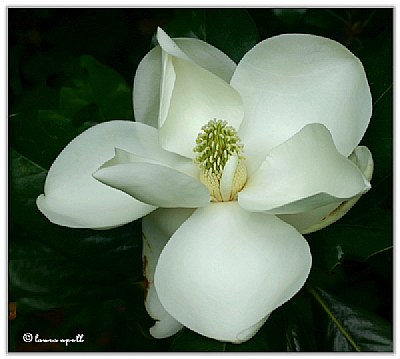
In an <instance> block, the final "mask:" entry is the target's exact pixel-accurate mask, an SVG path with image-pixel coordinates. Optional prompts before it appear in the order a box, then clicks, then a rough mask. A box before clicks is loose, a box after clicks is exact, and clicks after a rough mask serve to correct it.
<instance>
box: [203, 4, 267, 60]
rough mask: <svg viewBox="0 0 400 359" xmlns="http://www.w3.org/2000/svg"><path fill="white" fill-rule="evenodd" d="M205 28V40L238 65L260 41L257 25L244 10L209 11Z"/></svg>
mask: <svg viewBox="0 0 400 359" xmlns="http://www.w3.org/2000/svg"><path fill="white" fill-rule="evenodd" d="M205 27H206V39H205V40H206V41H207V42H208V43H210V44H211V45H214V46H215V47H217V48H218V49H220V50H221V51H223V52H224V53H225V54H227V55H228V56H229V57H230V58H231V59H232V60H233V61H235V62H236V63H237V62H239V60H240V59H241V58H242V57H243V55H244V54H245V53H246V52H248V51H249V50H250V49H251V48H252V47H253V46H254V45H256V44H257V43H258V41H259V34H258V30H257V27H256V24H255V23H254V21H253V19H252V18H251V17H250V15H249V13H248V12H247V11H246V10H244V9H210V10H207V12H206V26H205Z"/></svg>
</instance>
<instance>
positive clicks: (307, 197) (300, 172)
mask: <svg viewBox="0 0 400 359" xmlns="http://www.w3.org/2000/svg"><path fill="white" fill-rule="evenodd" d="M369 188H370V184H369V182H368V181H367V179H366V178H365V177H364V175H363V174H362V172H361V171H360V170H359V169H358V168H357V166H355V165H354V163H353V162H351V161H350V160H349V159H348V158H346V157H345V156H343V155H341V154H340V153H339V152H337V150H336V148H335V145H334V143H333V141H332V137H331V135H330V133H329V131H328V130H327V129H326V127H325V126H324V125H321V124H311V125H307V126H305V127H304V128H303V129H302V130H301V131H299V132H298V133H297V134H296V135H294V136H293V137H292V138H291V139H289V140H288V141H286V142H285V143H283V144H282V145H280V146H277V147H275V148H274V149H273V150H272V151H271V152H270V153H269V154H268V156H267V157H266V158H265V160H264V162H263V163H262V164H261V166H260V167H259V169H258V170H257V171H256V172H255V173H254V174H253V175H252V176H251V177H250V179H249V180H248V181H247V183H246V186H245V188H244V189H243V190H242V191H241V192H240V193H239V197H238V201H239V204H240V205H241V206H242V207H243V208H245V209H247V210H250V211H265V212H268V213H276V214H290V213H301V212H305V211H309V210H312V209H315V208H318V207H322V206H325V205H329V204H334V203H336V204H337V203H338V202H341V201H343V200H345V199H350V198H352V197H355V196H358V195H359V194H361V193H364V192H366V191H367V190H369Z"/></svg>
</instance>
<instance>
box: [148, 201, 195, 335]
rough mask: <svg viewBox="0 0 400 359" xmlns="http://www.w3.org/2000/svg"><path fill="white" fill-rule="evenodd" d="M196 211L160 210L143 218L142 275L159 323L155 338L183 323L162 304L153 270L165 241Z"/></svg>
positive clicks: (154, 329)
mask: <svg viewBox="0 0 400 359" xmlns="http://www.w3.org/2000/svg"><path fill="white" fill-rule="evenodd" d="M192 213H193V210H190V209H162V208H160V209H158V210H156V211H154V212H152V213H150V214H149V215H148V216H146V217H144V218H143V220H142V229H143V272H144V273H143V275H144V277H145V278H146V288H145V306H146V310H147V312H148V313H149V315H150V316H151V317H152V318H153V319H155V320H156V321H157V322H156V323H155V324H154V326H153V327H152V328H150V334H151V335H152V336H153V337H155V338H165V337H169V336H171V335H174V334H175V333H176V332H177V331H179V330H180V329H181V328H182V327H183V326H182V324H180V323H179V322H178V321H177V320H176V319H174V318H173V317H171V316H170V315H169V314H168V312H167V311H166V310H165V309H164V307H163V306H162V305H161V303H160V300H159V298H158V295H157V292H156V290H155V288H154V283H153V282H154V271H155V268H156V264H157V261H158V257H159V256H160V253H161V251H162V249H163V248H164V246H165V244H166V243H167V242H168V240H169V238H170V237H171V236H172V234H173V233H174V232H175V231H176V229H178V228H179V226H180V225H181V224H182V223H183V222H184V221H185V220H186V219H187V218H188V217H189V216H190V215H191V214H192Z"/></svg>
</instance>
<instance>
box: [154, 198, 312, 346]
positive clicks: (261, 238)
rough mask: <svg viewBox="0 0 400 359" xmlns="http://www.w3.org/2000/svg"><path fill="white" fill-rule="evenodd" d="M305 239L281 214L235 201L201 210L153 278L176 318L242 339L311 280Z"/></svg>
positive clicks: (171, 242)
mask: <svg viewBox="0 0 400 359" xmlns="http://www.w3.org/2000/svg"><path fill="white" fill-rule="evenodd" d="M310 267H311V255H310V251H309V248H308V245H307V242H306V241H305V240H304V238H303V237H302V236H301V235H300V234H299V233H298V232H297V231H296V230H295V229H294V228H293V227H291V226H289V225H288V224H286V223H285V222H283V221H281V220H279V219H278V218H277V217H275V216H271V215H267V214H264V213H250V212H246V211H244V210H243V209H241V208H240V206H238V204H237V203H236V202H224V203H213V204H210V205H209V206H208V207H205V208H200V209H197V210H196V211H195V212H194V213H193V215H192V216H191V217H190V218H189V219H188V220H187V221H186V222H184V223H183V224H182V226H181V227H180V228H179V229H178V230H177V231H176V232H175V233H174V234H173V236H172V237H171V239H170V240H169V242H168V243H167V244H166V246H165V247H164V249H163V251H162V252H161V255H160V258H159V260H158V264H157V267H156V271H155V276H154V283H155V287H156V290H157V293H158V296H159V299H160V301H161V303H162V305H163V306H164V308H165V309H166V310H167V312H168V313H169V314H170V315H172V316H173V317H174V318H175V319H176V320H178V321H179V322H180V323H182V324H183V325H185V326H186V327H188V328H190V329H192V330H194V331H196V332H198V333H200V334H202V335H205V336H207V337H211V338H215V339H218V340H222V341H231V342H241V341H243V340H246V339H249V338H250V337H251V336H252V335H254V334H255V332H256V331H257V330H258V329H259V328H260V326H261V325H262V322H263V321H264V320H265V319H266V317H267V316H268V314H269V313H270V312H271V311H273V310H274V309H276V308H277V307H279V306H280V305H282V304H283V303H285V302H286V301H287V300H289V299H290V298H291V297H292V296H293V295H294V294H295V293H296V292H297V291H298V290H299V289H300V288H301V287H302V286H303V284H304V282H305V280H306V278H307V276H308V273H309V270H310Z"/></svg>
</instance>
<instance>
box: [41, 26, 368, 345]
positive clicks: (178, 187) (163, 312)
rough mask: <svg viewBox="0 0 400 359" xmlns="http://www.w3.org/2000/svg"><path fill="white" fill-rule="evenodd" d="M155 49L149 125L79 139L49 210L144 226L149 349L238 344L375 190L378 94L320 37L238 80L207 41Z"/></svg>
mask: <svg viewBox="0 0 400 359" xmlns="http://www.w3.org/2000/svg"><path fill="white" fill-rule="evenodd" d="M158 42H159V44H160V46H157V47H156V48H154V49H153V50H151V51H150V52H149V53H148V54H147V55H146V57H145V58H144V59H143V60H142V62H141V63H140V65H139V67H138V70H137V73H136V77H135V83H134V95H133V100H134V110H135V118H136V121H137V122H136V123H134V122H129V121H111V122H108V123H103V124H100V125H97V126H94V127H92V128H90V129H89V130H87V131H86V132H84V133H82V134H81V135H80V136H78V137H77V138H75V139H74V140H73V141H72V142H71V143H70V144H69V145H68V146H67V147H66V148H65V149H64V150H63V151H62V153H61V154H60V155H59V157H58V158H57V159H56V161H55V162H54V163H53V165H52V167H51V168H50V170H49V173H48V177H47V180H46V184H45V190H44V192H45V194H44V195H41V196H40V197H39V198H38V200H37V204H38V207H39V209H40V210H41V211H42V212H43V213H44V214H45V215H46V216H47V217H48V218H49V219H50V220H51V221H52V222H54V223H57V224H59V225H64V226H69V227H78V228H79V227H87V228H97V229H102V228H110V227H114V226H118V225H122V224H125V223H128V222H130V221H133V220H135V219H138V218H141V217H143V216H145V217H144V218H143V238H144V247H143V255H144V258H143V259H144V267H145V276H146V279H147V282H148V283H147V284H148V285H147V297H146V308H147V310H148V312H149V314H150V315H151V316H152V317H153V318H154V319H156V320H157V322H156V324H155V325H154V327H152V328H151V329H150V332H151V334H152V335H153V336H154V337H157V338H162V337H166V336H170V335H173V334H174V333H176V332H177V331H178V330H179V329H181V328H182V326H186V327H188V328H190V329H192V330H194V331H196V332H198V333H200V334H202V335H205V336H207V337H211V338H215V339H218V340H222V341H231V342H241V341H244V340H247V339H249V338H250V337H251V336H253V335H254V334H255V333H256V332H257V330H258V329H259V328H260V327H261V326H262V324H263V323H264V322H265V321H266V319H267V318H268V316H269V314H270V313H271V312H272V311H273V310H274V309H276V308H277V307H279V306H280V305H282V304H283V303H285V302H286V301H288V300H289V299H290V298H291V297H292V296H293V295H294V294H296V293H297V292H298V291H299V290H300V288H301V287H302V286H303V284H304V282H305V280H306V278H307V276H308V273H309V271H310V267H311V255H310V251H309V247H308V244H307V242H306V240H305V239H304V238H303V236H302V235H301V234H300V232H302V233H306V232H309V231H312V230H316V229H319V228H322V227H323V226H325V225H327V224H330V223H331V222H332V221H333V220H336V219H337V218H339V217H340V216H341V215H343V214H344V213H345V212H346V211H347V210H348V209H349V207H350V206H351V205H352V204H354V203H355V201H356V200H357V199H358V198H359V197H360V196H361V195H362V194H363V193H365V192H366V191H367V190H368V189H369V188H370V184H369V180H370V178H371V175H372V157H371V154H370V152H369V151H368V149H367V148H365V147H357V146H358V144H359V142H360V140H361V138H362V136H363V134H364V132H365V130H366V128H367V126H368V123H369V119H370V116H371V95H370V91H369V87H368V83H367V79H366V76H365V73H364V70H363V67H362V65H361V63H360V61H359V60H358V59H357V58H356V57H355V56H354V55H353V54H351V53H350V52H349V51H348V50H347V49H346V48H344V47H343V46H342V45H340V44H338V43H336V42H334V41H332V40H329V39H326V38H322V37H317V36H313V35H301V34H286V35H281V36H277V37H273V38H270V39H267V40H265V41H263V42H261V43H259V44H258V45H257V46H255V47H254V48H253V49H252V50H250V51H249V52H248V53H247V54H246V55H245V56H244V57H243V59H242V60H241V61H240V63H239V64H238V66H237V67H236V65H235V64H234V63H233V62H232V61H231V60H230V59H229V58H228V57H227V56H226V55H224V54H223V53H221V52H220V51H219V50H217V49H216V48H214V47H212V46H211V45H208V44H206V43H205V42H202V41H200V40H196V39H175V40H172V39H171V38H169V37H168V35H167V34H166V33H164V32H163V31H162V30H161V29H159V30H158ZM196 141H197V142H196ZM349 156H350V157H349ZM210 199H211V202H210ZM157 208H159V209H157Z"/></svg>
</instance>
